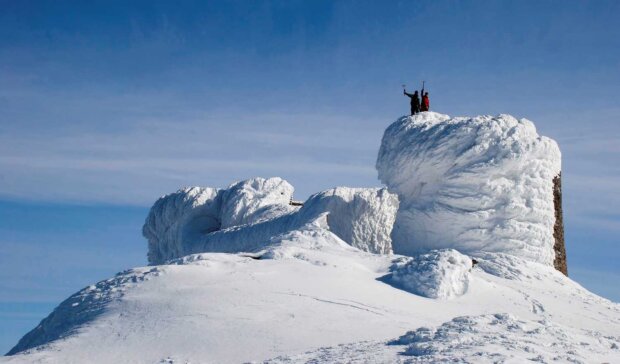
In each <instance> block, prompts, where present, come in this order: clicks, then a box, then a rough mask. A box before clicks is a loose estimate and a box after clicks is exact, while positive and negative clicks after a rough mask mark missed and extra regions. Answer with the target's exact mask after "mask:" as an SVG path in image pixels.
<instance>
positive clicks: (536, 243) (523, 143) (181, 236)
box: [0, 113, 620, 364]
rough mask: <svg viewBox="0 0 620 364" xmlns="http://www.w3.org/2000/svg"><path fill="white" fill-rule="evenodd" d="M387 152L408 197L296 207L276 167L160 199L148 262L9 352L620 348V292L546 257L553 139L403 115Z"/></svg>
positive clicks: (327, 353) (488, 354) (406, 354)
mask: <svg viewBox="0 0 620 364" xmlns="http://www.w3.org/2000/svg"><path fill="white" fill-rule="evenodd" d="M377 167H378V169H379V173H380V176H381V179H382V180H383V181H385V183H386V184H387V185H388V187H389V188H390V190H391V191H393V192H395V193H397V194H398V197H399V198H397V196H396V195H395V194H394V193H392V192H390V191H388V190H387V189H385V188H345V187H340V188H335V189H331V190H327V191H324V192H321V193H318V194H316V195H313V196H311V197H310V198H309V199H308V200H307V201H306V202H305V203H304V205H303V206H302V207H299V206H291V204H289V201H290V199H291V198H292V196H293V188H292V186H291V185H290V184H289V183H288V182H286V181H284V180H283V179H281V178H269V179H264V178H254V179H250V180H246V181H241V182H237V183H234V184H232V185H231V186H230V187H228V188H226V189H216V188H203V187H192V188H186V189H182V190H179V191H178V192H176V193H172V194H169V195H167V196H164V197H162V198H160V199H159V200H158V201H157V202H156V203H155V204H154V205H153V207H152V208H151V210H150V212H149V215H148V217H147V219H146V221H145V224H144V227H143V233H144V236H145V237H146V238H147V239H148V247H149V255H148V256H149V262H150V263H151V264H152V265H151V266H149V267H140V268H134V269H129V270H127V271H124V272H121V273H119V274H117V275H116V276H115V277H113V278H110V279H107V280H103V281H101V282H99V283H96V284H93V285H91V286H89V287H86V288H84V289H82V290H80V291H79V292H77V293H76V294H74V295H72V296H71V297H69V298H68V299H66V300H65V301H63V302H62V303H60V305H59V306H58V307H57V308H56V309H55V310H54V311H53V312H52V313H51V314H50V315H49V316H48V317H47V318H45V319H44V320H43V321H42V322H41V323H40V324H39V325H38V326H37V327H35V328H34V329H33V330H32V331H30V332H29V333H27V334H26V335H25V336H24V337H23V338H22V339H21V340H20V341H19V342H18V343H17V345H16V346H15V347H14V348H13V349H12V350H11V352H10V354H11V355H12V356H7V357H3V358H0V362H3V363H33V362H36V363H184V364H185V363H243V362H265V363H308V362H310V363H333V362H341V363H345V362H346V363H401V362H402V363H435V362H451V363H452V362H462V363H481V362H482V363H485V362H489V363H491V362H493V363H495V362H515V363H520V362H524V361H534V362H573V363H586V362H594V363H602V362H608V363H614V362H620V349H619V347H620V335H619V334H618V333H620V305H618V304H616V303H613V302H610V301H608V300H606V299H603V298H601V297H598V296H596V295H594V294H592V293H590V292H588V291H587V290H585V289H583V288H582V287H581V286H579V285H578V284H577V283H575V282H573V281H572V280H570V279H569V278H568V277H566V276H564V275H563V274H562V273H560V272H558V271H557V270H555V269H554V268H553V267H552V266H551V265H550V259H552V258H553V256H552V252H550V248H551V245H552V241H551V240H550V234H551V227H552V225H553V212H552V211H553V207H552V205H551V207H550V205H549V200H550V199H551V179H552V178H553V177H554V176H555V174H557V172H559V151H558V150H557V146H556V145H555V143H553V142H552V141H550V140H549V139H546V138H543V137H539V136H537V134H536V131H535V129H534V126H533V124H531V123H530V122H528V121H525V120H521V121H518V120H516V119H514V118H512V117H510V116H507V115H500V116H498V117H494V118H493V117H477V118H473V119H472V118H450V117H448V116H445V115H440V114H436V113H422V114H420V115H419V116H416V117H413V118H402V119H401V120H399V121H397V122H396V123H395V124H393V125H392V126H390V127H389V128H388V130H387V131H386V134H385V136H384V138H383V142H382V146H381V151H380V154H379V159H378V162H377ZM399 199H400V204H399ZM393 226H394V227H395V230H392V227H393ZM392 243H393V244H392ZM392 246H394V250H395V251H396V253H407V254H408V256H404V255H399V254H391V252H392ZM535 254H539V256H536V255H535ZM472 257H475V259H476V261H477V264H475V265H474V264H473V261H472Z"/></svg>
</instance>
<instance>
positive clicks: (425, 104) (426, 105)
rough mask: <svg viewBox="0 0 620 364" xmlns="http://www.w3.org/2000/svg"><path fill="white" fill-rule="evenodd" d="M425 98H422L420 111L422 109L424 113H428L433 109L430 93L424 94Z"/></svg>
mask: <svg viewBox="0 0 620 364" xmlns="http://www.w3.org/2000/svg"><path fill="white" fill-rule="evenodd" d="M423 95H424V96H422V103H421V104H420V109H422V111H428V110H430V108H431V102H430V100H429V99H428V92H427V93H423Z"/></svg>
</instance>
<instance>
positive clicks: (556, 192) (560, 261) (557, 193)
mask: <svg viewBox="0 0 620 364" xmlns="http://www.w3.org/2000/svg"><path fill="white" fill-rule="evenodd" d="M553 206H554V207H555V225H554V226H553V238H554V239H555V243H554V244H553V251H554V252H555V259H554V260H553V266H554V267H555V269H557V270H559V271H560V272H562V273H564V274H565V275H566V276H568V267H567V265H566V245H565V244H564V221H563V219H562V173H560V174H558V175H557V176H555V178H554V179H553Z"/></svg>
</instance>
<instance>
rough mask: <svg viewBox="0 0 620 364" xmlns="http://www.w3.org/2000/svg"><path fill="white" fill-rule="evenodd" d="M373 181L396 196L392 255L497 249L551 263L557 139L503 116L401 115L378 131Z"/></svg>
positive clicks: (523, 120)
mask: <svg viewBox="0 0 620 364" xmlns="http://www.w3.org/2000/svg"><path fill="white" fill-rule="evenodd" d="M377 170H378V172H379V178H380V179H381V181H382V182H383V183H385V184H386V185H387V186H388V188H389V189H390V191H391V192H394V193H397V194H398V196H399V199H400V208H399V211H398V215H397V217H396V223H395V225H394V230H393V232H392V240H393V247H394V252H395V253H399V254H406V255H415V254H418V253H423V252H427V251H429V250H432V249H443V248H453V249H457V250H459V251H461V252H463V253H465V254H468V255H474V256H475V255H476V254H479V253H480V252H502V253H506V254H512V255H515V256H520V257H524V258H526V259H529V260H532V261H537V262H542V263H544V264H549V265H551V264H552V262H553V258H554V252H553V244H554V238H553V225H554V221H555V217H554V205H553V178H554V177H555V176H557V175H558V173H559V172H560V151H559V148H558V146H557V144H556V143H555V142H554V141H553V140H551V139H549V138H546V137H541V136H539V135H538V134H537V133H536V128H535V127H534V124H532V123H531V122H530V121H528V120H525V119H521V120H517V119H515V118H513V117H512V116H509V115H499V116H496V117H491V116H478V117H475V118H465V117H459V118H450V117H449V116H447V115H442V114H437V113H432V112H428V113H422V114H420V115H417V116H413V117H403V118H401V119H399V120H398V121H396V122H395V123H393V124H392V125H390V127H388V129H387V130H386V131H385V134H384V136H383V140H382V143H381V148H380V150H379V155H378V159H377Z"/></svg>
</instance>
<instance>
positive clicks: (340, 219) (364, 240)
mask: <svg viewBox="0 0 620 364" xmlns="http://www.w3.org/2000/svg"><path fill="white" fill-rule="evenodd" d="M397 210H398V198H397V197H396V195H394V194H391V193H389V192H388V191H387V189H385V188H381V189H379V188H347V187H337V188H334V189H331V190H327V191H324V192H321V193H317V194H315V195H313V196H311V197H310V198H309V199H308V201H306V202H305V203H304V206H303V207H302V208H301V210H300V211H299V214H300V215H301V216H304V218H303V219H304V220H305V219H306V216H307V217H311V216H316V215H318V214H320V213H322V212H329V216H328V224H329V228H330V230H331V231H332V232H333V233H334V234H336V235H338V236H339V237H340V238H341V239H342V240H344V241H346V242H347V243H349V244H350V245H352V246H354V247H356V248H358V249H360V250H364V251H368V252H371V253H378V254H390V253H392V240H391V238H390V234H391V232H392V226H393V225H394V219H395V217H396V211H397Z"/></svg>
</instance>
